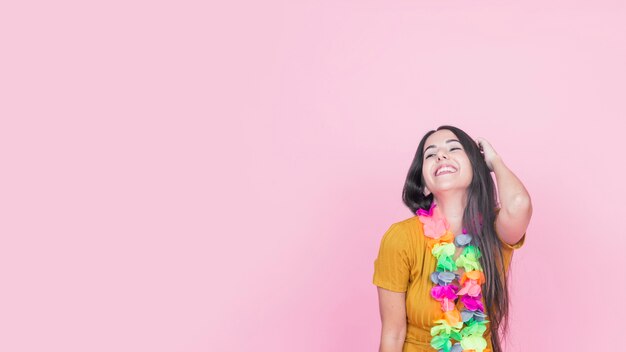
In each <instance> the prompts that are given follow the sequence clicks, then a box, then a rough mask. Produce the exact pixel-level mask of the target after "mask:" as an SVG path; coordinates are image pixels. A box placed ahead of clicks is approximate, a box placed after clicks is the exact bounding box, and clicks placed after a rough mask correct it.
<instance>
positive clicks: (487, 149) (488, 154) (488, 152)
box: [476, 137, 500, 171]
mask: <svg viewBox="0 0 626 352" xmlns="http://www.w3.org/2000/svg"><path fill="white" fill-rule="evenodd" d="M476 144H478V149H480V151H481V152H482V153H483V157H484V158H485V162H486V163H487V167H488V168H489V171H493V163H492V162H493V160H495V159H496V158H499V157H500V156H499V155H498V153H496V150H495V149H493V147H492V146H491V143H489V142H488V141H487V140H486V139H484V138H482V137H478V138H476Z"/></svg>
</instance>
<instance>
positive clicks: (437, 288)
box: [416, 202, 489, 352]
mask: <svg viewBox="0 0 626 352" xmlns="http://www.w3.org/2000/svg"><path fill="white" fill-rule="evenodd" d="M435 206H436V204H435V203H434V202H433V203H432V204H431V206H430V209H429V210H428V211H426V210H424V209H418V210H417V212H416V214H417V216H418V217H419V219H420V221H421V222H422V223H423V224H424V234H425V235H426V236H427V237H428V238H429V239H428V248H430V249H431V253H432V255H433V256H434V257H435V258H436V259H437V267H436V269H435V272H433V273H432V274H431V275H430V279H431V281H432V282H433V283H434V286H433V288H432V289H431V291H430V294H431V296H432V297H433V298H434V299H435V300H437V301H438V302H440V303H441V310H442V311H443V315H442V316H441V318H440V319H438V320H435V324H436V325H435V326H433V327H432V328H431V329H430V334H431V336H433V338H432V339H431V340H430V345H431V346H432V347H433V348H434V349H436V350H438V351H440V352H441V351H443V352H461V351H465V352H483V350H484V349H486V348H487V340H485V338H484V337H483V335H484V333H485V331H487V323H488V322H489V320H487V315H486V314H485V307H484V306H483V303H482V301H481V298H482V288H481V285H482V284H484V283H485V275H484V274H483V269H482V267H481V265H480V262H479V259H480V256H481V253H480V250H479V249H478V247H477V246H474V245H471V244H470V243H471V242H472V235H470V234H468V233H467V231H466V230H465V229H463V233H462V234H459V235H457V236H456V237H455V236H454V234H453V233H452V232H451V231H450V229H449V228H450V226H449V224H448V222H447V220H446V219H445V217H443V216H438V215H436V214H435V213H434V211H433V209H434V208H435ZM457 247H461V248H463V252H462V253H461V254H460V255H459V257H458V258H457V259H456V260H455V259H454V258H453V256H454V254H455V252H456V248H457ZM459 267H462V268H463V269H464V270H465V272H464V273H463V275H462V276H461V275H460V274H459V273H458V272H457V271H458V268H459ZM455 280H458V283H459V284H460V285H461V287H460V288H459V286H457V285H455V284H454V283H453V282H454V281H455ZM457 298H459V299H460V300H461V303H462V304H463V305H464V308H463V309H461V311H460V312H459V310H458V309H457V308H456V304H455V302H456V299H457ZM452 339H454V340H456V341H457V342H456V343H454V344H453V343H452Z"/></svg>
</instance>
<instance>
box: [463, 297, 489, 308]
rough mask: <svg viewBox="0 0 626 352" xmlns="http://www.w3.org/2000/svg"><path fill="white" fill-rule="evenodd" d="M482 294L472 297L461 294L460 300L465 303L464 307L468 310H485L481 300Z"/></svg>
mask: <svg viewBox="0 0 626 352" xmlns="http://www.w3.org/2000/svg"><path fill="white" fill-rule="evenodd" d="M481 298H482V295H478V296H476V297H472V296H469V295H464V296H461V302H462V303H463V304H464V305H465V308H467V309H468V310H472V311H474V310H479V311H481V312H484V311H485V307H484V306H483V302H481V300H480V299H481Z"/></svg>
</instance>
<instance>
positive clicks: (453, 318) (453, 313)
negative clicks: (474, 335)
mask: <svg viewBox="0 0 626 352" xmlns="http://www.w3.org/2000/svg"><path fill="white" fill-rule="evenodd" d="M443 318H444V319H445V320H446V321H447V322H448V324H450V325H456V324H458V323H459V322H460V321H461V313H460V312H459V310H458V309H454V310H450V311H447V312H443Z"/></svg>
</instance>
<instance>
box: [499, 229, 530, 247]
mask: <svg viewBox="0 0 626 352" xmlns="http://www.w3.org/2000/svg"><path fill="white" fill-rule="evenodd" d="M496 234H497V232H496ZM498 239H499V240H500V242H501V243H502V246H503V247H506V248H508V249H520V248H521V247H522V246H523V245H524V240H525V239H526V232H524V234H523V235H522V238H520V239H519V241H517V243H515V244H512V245H511V244H508V243H506V242H504V241H503V240H502V238H500V235H498Z"/></svg>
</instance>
